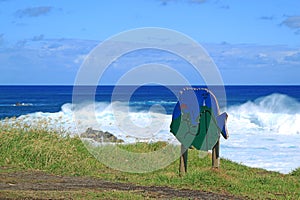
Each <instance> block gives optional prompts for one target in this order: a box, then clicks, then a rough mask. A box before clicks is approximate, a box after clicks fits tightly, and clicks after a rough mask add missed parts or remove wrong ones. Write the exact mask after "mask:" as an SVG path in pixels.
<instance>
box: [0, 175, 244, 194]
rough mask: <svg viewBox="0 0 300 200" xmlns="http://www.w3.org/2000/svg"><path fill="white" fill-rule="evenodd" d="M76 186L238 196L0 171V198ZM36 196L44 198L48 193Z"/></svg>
mask: <svg viewBox="0 0 300 200" xmlns="http://www.w3.org/2000/svg"><path fill="white" fill-rule="evenodd" d="M77 190H105V191H110V190H111V191H116V190H117V191H130V192H135V193H140V194H143V195H145V197H149V198H161V199H170V198H188V199H241V198H238V197H235V196H231V195H226V194H216V193H211V192H203V191H199V190H188V189H174V188H171V187H165V186H139V185H134V184H131V183H119V182H110V181H105V180H102V179H96V178H87V177H71V176H56V175H49V174H46V173H44V172H39V171H33V172H1V173H0V199H3V198H4V199H5V197H4V196H1V191H31V192H35V191H36V192H38V191H58V192H59V191H77ZM25 198H26V197H25ZM22 199H24V198H22ZM38 199H47V197H41V198H38Z"/></svg>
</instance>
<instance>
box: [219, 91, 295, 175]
mask: <svg viewBox="0 0 300 200" xmlns="http://www.w3.org/2000/svg"><path fill="white" fill-rule="evenodd" d="M227 112H228V115H229V117H228V130H229V132H230V138H229V139H228V140H227V141H225V140H222V142H221V155H222V157H225V158H228V159H230V160H234V161H236V162H239V163H243V164H246V165H248V166H251V167H260V168H265V169H268V170H272V171H279V172H282V173H289V172H290V171H291V170H293V169H295V168H297V167H299V166H300V103H299V102H297V101H296V100H294V99H293V98H291V97H289V96H286V95H283V94H272V95H269V96H266V97H262V98H258V99H256V100H255V101H249V102H246V103H244V104H242V105H236V106H231V107H229V108H228V109H227Z"/></svg>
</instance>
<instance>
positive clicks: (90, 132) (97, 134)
mask: <svg viewBox="0 0 300 200" xmlns="http://www.w3.org/2000/svg"><path fill="white" fill-rule="evenodd" d="M80 137H82V138H89V139H93V140H95V141H97V142H114V143H121V142H124V141H123V140H121V139H118V138H117V137H116V136H114V135H113V134H112V133H109V132H107V131H105V132H103V131H99V130H94V129H92V128H88V129H87V130H86V131H85V132H84V133H82V134H81V136H80Z"/></svg>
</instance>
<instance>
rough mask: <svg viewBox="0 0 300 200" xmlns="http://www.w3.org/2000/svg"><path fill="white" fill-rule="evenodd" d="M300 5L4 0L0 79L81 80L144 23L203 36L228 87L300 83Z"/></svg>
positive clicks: (281, 0) (289, 1)
mask: <svg viewBox="0 0 300 200" xmlns="http://www.w3.org/2000/svg"><path fill="white" fill-rule="evenodd" d="M299 8H300V1H298V0H260V1H259V0H126V1H121V0H119V1H116V0H110V1H96V0H90V1H73V2H71V1H66V0H61V1H50V0H43V1H38V0H28V1H17V0H0V70H1V73H0V84H6V85H10V84H73V83H74V80H75V77H76V73H77V71H78V69H79V67H80V65H81V63H82V61H83V58H84V57H85V56H86V55H87V54H88V53H89V51H90V50H92V49H93V48H94V47H95V46H96V45H97V44H98V43H99V42H100V41H103V40H105V39H107V38H109V37H110V36H112V35H115V34H118V33H119V32H122V31H126V30H129V29H134V28H141V27H162V28H169V29H173V30H176V31H179V32H182V33H184V34H186V35H188V36H190V37H191V38H193V39H194V40H196V41H198V42H199V43H200V44H201V45H203V46H204V47H205V49H206V50H207V52H208V53H209V54H210V55H211V57H212V58H213V60H214V61H215V63H216V64H217V66H218V67H219V70H220V72H221V75H222V77H223V80H224V83H225V84H269V85H272V84H300V80H299V74H300V9H299ZM107 80H109V77H108V78H107ZM107 83H108V84H109V81H108V82H107Z"/></svg>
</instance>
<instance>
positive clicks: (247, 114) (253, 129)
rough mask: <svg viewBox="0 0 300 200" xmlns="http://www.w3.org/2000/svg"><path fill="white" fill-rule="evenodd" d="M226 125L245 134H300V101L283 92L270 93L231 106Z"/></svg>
mask: <svg viewBox="0 0 300 200" xmlns="http://www.w3.org/2000/svg"><path fill="white" fill-rule="evenodd" d="M227 112H228V114H229V118H228V127H229V129H230V130H232V131H233V132H241V133H245V134H256V133H271V134H281V135H293V134H300V103H299V102H298V101H297V100H295V99H293V98H292V97H289V96H287V95H284V94H277V93H275V94H271V95H268V96H265V97H260V98H258V99H256V100H255V101H248V102H246V103H244V104H242V105H237V106H231V107H229V108H228V110H227Z"/></svg>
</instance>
